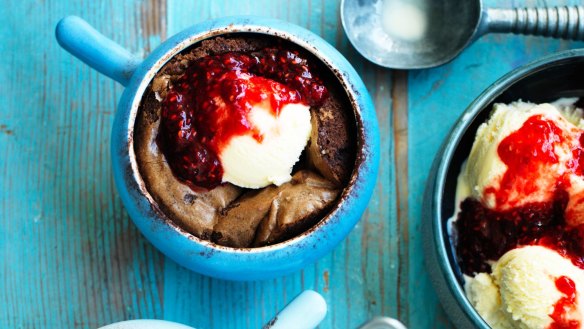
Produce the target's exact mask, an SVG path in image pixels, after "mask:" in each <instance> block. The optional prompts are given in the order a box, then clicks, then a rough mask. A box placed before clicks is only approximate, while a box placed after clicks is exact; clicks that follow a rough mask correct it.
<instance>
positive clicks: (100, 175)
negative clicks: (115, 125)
mask: <svg viewBox="0 0 584 329" xmlns="http://www.w3.org/2000/svg"><path fill="white" fill-rule="evenodd" d="M465 1H467V0H465ZM485 2H486V4H487V5H493V6H495V5H500V6H505V7H510V6H512V5H514V6H527V5H530V6H533V5H540V6H543V5H556V4H568V3H578V2H581V1H569V0H565V1H562V0H557V1H504V0H488V1H485ZM70 14H75V15H79V16H81V17H84V18H85V19H86V20H88V21H89V22H90V23H91V24H92V25H94V26H95V27H96V28H97V29H98V30H100V31H102V32H103V33H104V34H105V35H107V36H109V37H111V38H112V39H114V40H115V41H117V42H119V43H120V44H122V45H124V46H125V47H127V48H128V49H130V50H131V51H133V52H136V53H138V54H141V55H143V56H145V55H146V54H148V53H149V51H150V50H151V49H153V48H155V47H156V46H157V45H158V44H159V43H160V42H161V41H163V40H165V39H166V38H167V37H168V36H170V35H172V34H174V33H176V32H178V31H180V30H182V29H183V28H185V27H187V26H189V25H192V24H194V23H197V22H200V21H202V20H205V19H208V18H213V17H219V16H225V15H235V14H257V15H264V16H271V17H277V18H280V19H284V20H288V21H291V22H293V23H296V24H299V25H301V26H304V27H306V28H308V29H310V30H312V31H314V32H316V33H317V34H319V35H321V36H323V37H324V38H325V39H326V40H327V41H329V42H330V43H331V44H333V45H334V46H336V47H337V48H338V49H339V50H340V51H341V52H342V53H343V54H344V55H345V56H347V58H349V60H350V61H351V62H352V63H353V65H354V66H355V67H356V69H357V70H358V72H359V73H360V74H361V75H362V77H363V79H364V81H365V82H366V84H367V87H368V89H369V91H370V93H371V95H372V97H373V99H374V101H375V104H376V109H377V113H378V118H379V122H380V126H381V130H382V150H381V151H382V154H381V159H382V163H381V172H380V175H379V180H378V184H377V189H376V191H375V195H374V197H373V199H372V200H371V203H370V205H369V209H368V211H367V213H366V214H365V215H364V216H363V219H362V220H361V222H360V223H359V224H358V225H357V227H356V228H355V229H354V230H353V232H352V233H351V234H350V235H349V237H348V238H347V239H346V240H345V241H344V242H343V243H342V244H340V245H339V246H338V247H337V248H336V249H335V250H334V251H333V252H332V253H330V254H329V255H327V256H326V257H324V258H323V259H322V260H320V261H319V262H317V263H316V264H314V265H312V266H309V267H308V268H306V269H304V270H303V271H301V272H298V273H296V274H294V275H290V276H287V277H283V278H279V279H274V280H269V281H263V282H249V283H234V282H225V281H220V280H214V279H210V278H206V277H203V276H200V275H197V274H194V273H191V272H189V271H187V270H185V269H183V268H182V267H180V266H178V265H177V264H175V263H174V262H172V261H170V260H169V259H167V258H166V257H164V256H163V255H162V254H160V253H159V252H158V251H157V250H155V249H154V248H153V247H152V246H151V245H150V244H149V243H148V242H147V241H146V240H145V239H144V238H143V237H142V236H141V235H140V233H139V232H138V231H137V230H136V228H135V227H134V226H133V224H132V223H131V221H130V219H129V218H128V216H127V214H126V212H125V210H124V208H123V206H122V204H121V202H120V199H119V197H118V195H117V193H116V191H115V188H114V185H113V180H112V172H111V166H110V156H109V141H110V128H111V124H112V119H113V114H114V111H115V108H116V104H117V101H118V99H119V97H120V94H121V92H122V87H121V86H119V85H117V84H116V83H115V82H113V81H111V80H109V79H107V78H105V77H104V76H101V75H99V74H98V73H96V72H94V71H92V70H91V69H89V68H88V67H86V66H85V65H83V64H82V63H81V62H80V61H78V60H76V59H75V58H73V57H72V56H70V55H69V54H67V53H66V52H65V51H63V50H61V49H60V48H59V46H58V45H57V43H56V42H55V40H54V36H53V31H54V27H55V24H56V23H57V21H58V20H59V19H60V18H61V17H63V16H66V15H70ZM0 18H1V20H0V22H2V23H1V24H0V58H2V62H1V63H0V104H1V106H2V107H1V109H0V328H2V329H3V328H96V327H99V326H101V325H105V324H108V323H111V322H116V321H121V320H127V319H135V318H160V319H167V320H173V321H178V322H182V323H185V324H189V325H192V326H196V327H197V328H260V327H261V325H262V324H263V323H264V322H266V321H267V320H269V318H270V316H271V315H273V314H274V313H275V312H276V311H277V310H278V309H280V308H281V307H283V306H284V305H285V304H286V303H287V302H288V301H289V300H290V299H291V298H292V297H293V296H295V295H296V294H298V293H299V292H300V291H302V290H303V289H307V288H311V289H315V290H317V291H319V292H321V293H322V294H323V295H324V297H325V298H326V300H327V302H328V304H329V309H330V311H329V314H328V316H327V317H326V319H325V320H324V322H323V324H322V325H321V328H356V327H357V326H358V325H359V324H361V323H363V322H364V321H365V320H367V319H368V318H370V317H372V316H375V315H388V316H393V317H398V318H400V319H401V320H402V321H403V322H404V323H406V324H407V325H409V326H410V328H452V326H451V325H450V323H449V322H448V320H447V318H446V315H445V313H444V312H443V311H442V309H441V307H440V306H439V304H438V302H437V298H436V296H435V293H434V291H433V290H432V287H431V286H430V284H429V281H428V277H427V269H426V268H425V266H424V263H423V254H422V250H421V244H422V243H421V236H420V230H421V226H422V225H424V223H423V222H422V221H421V217H420V212H421V203H422V192H423V189H424V184H425V181H426V178H427V176H428V171H429V168H430V164H431V162H432V160H433V158H434V155H435V153H436V151H437V149H438V147H439V145H440V143H441V142H442V140H443V139H444V137H445V135H446V134H447V132H448V131H449V129H450V128H451V127H452V125H453V123H454V122H455V120H456V119H457V118H458V116H459V115H460V113H461V112H462V111H463V110H464V109H465V107H466V106H467V105H468V104H469V103H470V102H471V101H472V100H473V99H474V98H475V97H476V96H477V95H478V94H479V93H480V92H481V91H482V90H483V89H484V88H486V87H487V86H488V85H489V84H490V83H492V82H493V81H494V80H495V79H497V78H498V77H500V76H501V75H503V74H504V73H506V72H507V71H509V70H510V69H512V68H514V67H517V66H519V65H521V64H523V63H526V62H528V61H530V60H533V59H536V58H538V57H540V56H542V55H544V54H547V53H551V52H554V51H557V50H561V49H568V48H575V47H582V46H583V44H582V43H574V42H566V41H557V40H547V39H543V38H535V37H530V38H524V37H517V36H507V35H492V36H487V37H484V38H482V39H481V40H479V41H478V42H476V43H475V44H474V45H472V46H471V47H470V48H469V49H468V50H467V51H465V52H464V53H463V54H462V55H461V56H460V57H459V58H457V59H456V60H454V61H453V62H452V63H450V64H448V65H445V66H443V67H440V68H436V69H430V70H422V71H412V72H405V71H391V70H387V69H383V68H380V67H377V66H375V65H373V64H371V63H369V62H367V61H365V60H364V59H363V58H362V57H361V56H359V55H358V54H357V53H356V51H355V50H354V49H353V48H352V47H351V46H350V44H349V43H348V41H347V39H346V37H345V36H344V33H343V30H342V27H341V25H340V19H339V1H338V0H331V1H327V0H302V1H301V0H298V1H285V0H238V1H235V0H234V1H228V0H199V1H173V0H166V1H156V0H150V1H137V0H124V1H74V0H70V1H64V0H63V1H57V0H49V1H35V0H19V1H16V0H4V1H2V5H1V6H0Z"/></svg>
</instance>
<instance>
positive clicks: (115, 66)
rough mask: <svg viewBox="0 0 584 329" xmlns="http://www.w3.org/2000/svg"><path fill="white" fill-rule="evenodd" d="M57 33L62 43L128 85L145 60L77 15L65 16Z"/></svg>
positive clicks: (103, 72)
mask: <svg viewBox="0 0 584 329" xmlns="http://www.w3.org/2000/svg"><path fill="white" fill-rule="evenodd" d="M55 37H56V38H57V41H58V42H59V44H60V45H61V47H63V48H64V49H65V50H67V51H68V52H69V53H71V54H72V55H73V56H75V57H77V58H79V59H80V60H82V61H83V62H85V64H87V65H89V66H91V67H92V68H94V69H96V70H97V71H99V72H100V73H102V74H105V75H107V76H108V77H110V78H112V79H114V80H116V81H117V82H119V83H121V84H122V85H124V86H127V85H128V83H129V82H130V78H131V77H132V74H134V71H135V70H136V68H137V67H138V65H140V63H141V62H142V60H141V59H140V58H138V57H137V56H135V55H134V54H132V53H130V52H129V51H127V50H126V49H125V48H123V47H122V46H120V45H119V44H117V43H115V42H114V41H112V40H111V39H109V38H107V37H106V36H104V35H103V34H101V33H99V32H98V31H97V30H96V29H94V28H93V27H92V26H91V25H89V23H87V22H86V21H84V20H83V19H81V18H80V17H77V16H67V17H65V18H63V19H61V21H59V23H58V24H57V27H56V29H55Z"/></svg>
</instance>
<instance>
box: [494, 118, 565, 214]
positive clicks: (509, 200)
mask: <svg viewBox="0 0 584 329" xmlns="http://www.w3.org/2000/svg"><path fill="white" fill-rule="evenodd" d="M565 140H566V138H565V137H564V134H563V132H562V130H561V129H560V128H558V126H557V125H556V124H555V123H554V122H553V121H551V120H546V119H544V118H542V116H541V115H535V116H532V117H530V118H529V119H527V120H526V121H525V123H524V124H523V126H522V127H521V128H519V129H518V130H517V131H515V132H514V133H512V134H510V135H509V136H507V137H506V138H505V139H503V140H502V141H501V143H500V144H499V146H498V148H497V153H498V155H499V157H500V158H501V161H503V163H505V164H506V165H507V171H506V172H505V174H504V175H503V177H502V179H501V181H500V185H499V186H498V187H497V188H495V187H488V188H486V189H485V195H489V194H493V195H494V196H495V200H496V204H497V206H501V205H505V206H510V207H513V206H515V205H517V203H519V202H520V201H521V199H522V197H523V196H526V195H530V194H532V193H538V192H540V191H541V189H542V186H541V183H542V182H541V178H542V176H543V177H545V179H546V180H549V181H551V182H552V184H553V183H554V182H556V181H557V180H558V177H557V176H559V174H558V173H557V171H556V170H546V169H547V168H550V167H551V166H552V165H553V164H557V163H558V156H557V155H556V153H555V151H554V146H555V145H557V144H558V143H563V142H564V141H565ZM544 175H545V176H544ZM548 192H550V193H553V191H548Z"/></svg>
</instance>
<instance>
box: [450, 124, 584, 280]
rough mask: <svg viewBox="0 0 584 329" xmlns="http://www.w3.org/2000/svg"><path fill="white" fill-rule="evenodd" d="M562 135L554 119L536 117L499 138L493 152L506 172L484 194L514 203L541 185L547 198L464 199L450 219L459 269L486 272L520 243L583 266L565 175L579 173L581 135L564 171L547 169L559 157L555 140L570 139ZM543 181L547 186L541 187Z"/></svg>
mask: <svg viewBox="0 0 584 329" xmlns="http://www.w3.org/2000/svg"><path fill="white" fill-rule="evenodd" d="M566 134H567V133H564V132H563V131H562V130H561V129H560V128H559V127H558V126H556V124H555V123H554V122H553V121H550V120H546V119H544V118H543V117H542V116H540V115H536V116H533V117H531V118H529V119H528V120H527V121H526V122H525V123H524V125H523V126H522V127H521V128H520V129H518V130H517V131H515V132H513V133H511V134H510V135H509V136H507V137H506V138H505V139H503V141H501V143H500V144H499V146H498V148H497V152H498V155H499V157H500V158H501V160H502V161H503V163H505V164H506V165H507V171H506V172H505V173H504V175H503V177H502V179H501V182H500V186H499V187H498V188H495V187H489V188H487V189H485V193H492V194H493V195H494V196H495V199H496V202H497V206H500V205H502V204H505V205H515V204H517V203H518V202H520V201H521V197H522V196H526V195H529V194H530V193H534V192H538V193H541V190H542V189H544V191H543V192H545V193H548V195H547V196H548V198H547V200H548V201H546V202H532V203H527V204H522V205H521V206H512V207H508V208H501V207H495V209H489V208H487V207H485V206H484V205H483V204H481V203H480V202H479V201H477V200H475V199H472V198H467V199H466V200H464V201H463V202H462V203H461V209H460V210H461V211H460V213H459V215H458V219H457V220H456V222H455V228H456V232H457V234H456V235H457V238H456V240H457V241H456V252H457V257H458V261H459V265H460V267H461V270H462V272H463V273H465V274H468V275H473V274H474V273H478V272H487V273H490V272H491V268H490V265H489V264H488V263H487V261H494V260H498V259H499V258H500V257H501V256H502V255H503V254H504V253H506V252H507V251H509V250H511V249H514V248H517V247H519V246H523V245H542V246H546V247H549V248H551V249H553V250H556V251H557V252H558V253H560V254H561V255H562V256H564V257H568V258H569V259H571V260H572V262H573V263H574V264H575V265H576V266H579V267H580V268H582V269H584V225H567V224H566V214H567V213H566V206H567V205H568V201H569V200H570V197H573V196H570V194H569V187H570V180H569V175H570V174H577V175H581V174H582V172H583V170H584V162H583V161H584V156H583V155H584V147H583V144H584V138H582V136H583V135H578V137H577V142H576V143H572V144H574V146H573V148H572V155H573V157H574V158H573V159H572V160H571V161H569V162H568V163H567V164H566V171H565V173H557V171H556V170H546V169H549V168H548V167H549V166H550V165H554V164H557V163H558V161H559V160H558V156H557V155H556V153H555V152H554V144H557V143H563V142H564V141H566V140H567V139H568V138H575V137H573V136H572V135H566ZM542 179H543V181H542ZM546 182H547V184H548V185H549V186H545V187H543V188H542V186H543V185H542V184H546ZM511 192H513V193H511ZM571 222H572V223H574V222H576V223H579V222H581V221H574V220H571Z"/></svg>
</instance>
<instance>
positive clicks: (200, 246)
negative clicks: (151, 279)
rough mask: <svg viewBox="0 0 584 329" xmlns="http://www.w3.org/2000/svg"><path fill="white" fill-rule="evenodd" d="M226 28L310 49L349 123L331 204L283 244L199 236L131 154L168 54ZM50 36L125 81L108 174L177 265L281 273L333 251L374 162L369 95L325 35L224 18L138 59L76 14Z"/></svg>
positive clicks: (233, 274) (362, 196) (366, 193)
mask: <svg viewBox="0 0 584 329" xmlns="http://www.w3.org/2000/svg"><path fill="white" fill-rule="evenodd" d="M230 33H254V34H261V35H269V36H273V37H278V38H283V39H285V40H288V41H290V42H292V43H294V44H297V45H298V46H300V47H302V48H304V49H306V50H307V51H309V52H310V53H312V54H314V55H315V56H316V57H317V58H318V59H319V60H320V61H322V63H323V64H324V65H326V66H327V67H328V68H329V69H330V70H331V71H332V72H333V73H334V75H335V76H336V77H337V78H338V80H339V81H340V83H341V85H342V86H343V88H344V89H345V91H346V93H347V95H348V98H349V99H350V101H351V103H352V105H353V109H354V113H355V119H356V123H357V138H358V141H357V145H358V147H357V148H358V154H357V161H356V164H355V169H354V171H353V175H352V177H351V180H350V183H349V185H348V187H347V188H346V189H345V190H344V192H343V194H342V195H341V197H340V201H339V203H338V204H337V205H336V206H335V207H334V208H333V210H332V211H331V212H330V213H329V214H328V215H327V216H326V217H325V218H323V219H322V220H321V221H320V222H319V223H318V224H316V225H315V226H314V227H312V228H311V229H310V230H308V231H307V232H305V233H303V234H301V235H299V236H297V237H295V238H293V239H291V240H288V241H286V242H283V243H279V244H276V245H272V246H267V247H261V248H249V249H245V248H244V249H235V248H228V247H223V246H218V245H215V244H213V243H210V242H209V241H204V240H201V239H199V238H197V237H195V236H193V235H191V234H189V233H188V232H186V231H184V230H183V229H181V228H180V227H179V226H177V225H176V224H175V223H173V222H172V221H171V220H169V219H168V218H167V217H166V216H165V215H164V214H163V213H162V212H160V211H159V210H158V207H157V206H156V202H155V201H154V200H153V198H152V197H151V196H150V195H149V193H148V191H147V190H146V187H145V185H144V182H143V180H142V178H141V176H140V173H139V171H138V167H137V164H136V157H135V154H134V147H133V146H134V144H133V129H134V121H135V119H136V113H137V111H138V106H139V104H140V100H141V98H142V94H143V93H144V91H145V90H146V87H147V86H148V84H149V83H150V81H151V80H152V78H153V77H154V76H155V74H156V73H157V72H158V70H159V69H160V68H161V67H162V66H163V65H164V64H165V63H166V62H167V61H168V60H169V59H170V58H172V57H173V56H174V55H175V54H177V53H179V52H180V51H182V50H184V49H185V48H187V47H189V46H191V45H193V44H195V43H197V42H200V41H201V40H204V39H207V38H210V37H215V36H217V35H222V34H230ZM56 36H57V40H58V41H59V43H60V44H61V46H62V47H64V48H65V49H66V50H68V51H69V52H70V53H72V54H73V55H75V56H77V57H78V58H80V59H81V60H83V61H84V62H85V63H87V64H88V65H90V66H91V67H93V68H95V69H96V70H98V71H100V72H101V73H103V74H105V75H107V76H109V77H111V78H113V79H114V80H116V81H118V82H120V83H121V84H122V85H124V86H125V87H126V89H125V90H124V93H123V95H122V98H121V100H120V103H119V105H118V110H117V113H116V117H115V121H114V124H113V131H112V153H111V154H112V162H113V169H114V178H115V182H116V186H117V188H118V192H119V193H120V195H121V197H122V201H123V203H124V205H125V207H126V209H127V211H128V213H129V214H130V217H131V218H132V220H133V221H134V223H135V224H136V226H138V228H139V229H140V231H142V233H143V234H144V235H145V236H146V238H147V239H148V240H150V242H152V244H154V245H155V246H156V247H157V248H158V249H160V250H161V251H162V252H163V253H164V254H166V255H167V256H168V257H170V258H172V259H173V260H175V261H176V262H177V263H179V264H181V265H183V266H185V267H187V268H189V269H191V270H193V271H195V272H199V273H201V274H205V275H209V276H213V277H217V278H222V279H229V280H257V279H266V278H272V277H276V276H281V275H284V274H287V273H290V272H293V271H296V270H298V269H301V268H303V267H305V266H306V265H308V264H310V263H312V262H314V261H316V260H317V259H318V258H320V257H322V256H323V255H324V254H326V253H327V252H329V251H330V250H331V249H333V248H334V247H335V246H336V245H337V244H338V243H339V242H340V241H341V240H342V239H343V238H344V237H345V236H346V235H347V234H348V233H349V232H350V231H351V229H352V228H353V226H354V225H355V224H356V223H357V221H358V220H359V218H360V217H361V215H362V214H363V212H364V211H365V208H366V206H367V204H368V202H369V199H370V198H371V194H372V192H373V188H374V186H375V182H376V178H377V172H378V167H379V152H380V151H379V128H378V124H377V119H376V115H375V110H374V107H373V104H372V101H371V98H370V96H369V94H368V92H367V89H366V88H365V85H364V84H363V82H362V80H361V78H360V77H359V75H358V74H357V72H355V70H354V69H353V67H352V66H351V65H350V64H349V62H348V61H347V60H346V59H345V58H344V57H343V56H342V55H341V54H340V53H339V52H338V51H337V50H336V49H335V48H333V47H332V46H331V45H329V44H328V43H327V42H326V41H324V40H323V39H321V38H320V37H318V36H317V35H315V34H314V33H312V32H310V31H308V30H305V29H303V28H301V27H299V26H296V25H293V24H289V23H286V22H283V21H280V20H276V19H269V18H260V17H248V16H241V17H228V18H221V19H216V20H210V21H206V22H203V23H200V24H197V25H195V26H192V27H190V28H188V29H186V30H184V31H182V32H180V33H178V34H176V35H175V36H173V37H171V38H170V39H168V40H166V41H165V42H164V43H162V44H161V45H160V46H159V47H158V48H156V49H155V50H154V51H153V52H152V53H151V54H150V55H149V56H148V57H147V58H146V59H145V60H143V61H142V60H140V59H138V58H137V57H135V56H134V55H132V54H130V53H129V52H128V51H126V50H125V49H123V48H122V47H120V46H119V45H117V44H115V43H114V42H113V41H111V40H109V39H107V38H105V37H104V36H103V35H101V34H99V33H98V32H97V31H95V30H94V29H93V28H92V27H91V26H89V25H88V24H87V23H86V22H85V21H83V20H82V19H80V18H78V17H74V16H72V17H67V18H64V19H63V20H61V22H59V24H58V26H57V30H56Z"/></svg>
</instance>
